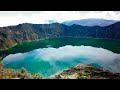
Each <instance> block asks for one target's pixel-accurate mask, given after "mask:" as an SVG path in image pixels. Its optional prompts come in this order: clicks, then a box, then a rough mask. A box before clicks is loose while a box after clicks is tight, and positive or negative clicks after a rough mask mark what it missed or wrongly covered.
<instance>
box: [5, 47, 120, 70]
mask: <svg viewBox="0 0 120 90" xmlns="http://www.w3.org/2000/svg"><path fill="white" fill-rule="evenodd" d="M28 58H29V59H32V60H33V61H34V59H35V60H36V59H37V60H41V61H47V62H49V64H50V65H51V66H53V68H52V70H54V68H61V67H64V66H65V65H66V66H67V65H68V66H70V65H74V64H78V63H85V64H89V63H97V64H99V65H101V66H102V67H104V68H105V69H108V70H110V71H112V72H120V54H116V53H113V52H111V51H109V50H106V49H103V48H95V47H91V46H71V45H67V46H64V47H60V48H52V47H48V48H42V49H36V50H33V51H31V52H27V53H18V54H13V55H12V54H11V55H8V56H7V57H5V58H4V60H3V62H4V63H5V64H9V63H10V62H14V61H17V60H27V59H28ZM34 62H35V61H34ZM28 64H29V63H28ZM43 68H44V67H43Z"/></svg>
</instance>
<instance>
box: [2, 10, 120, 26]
mask: <svg viewBox="0 0 120 90" xmlns="http://www.w3.org/2000/svg"><path fill="white" fill-rule="evenodd" d="M118 12H119V11H0V26H8V25H17V24H20V23H37V24H44V23H49V21H48V20H54V21H56V22H63V21H66V20H79V19H85V18H104V19H111V20H120V13H118Z"/></svg>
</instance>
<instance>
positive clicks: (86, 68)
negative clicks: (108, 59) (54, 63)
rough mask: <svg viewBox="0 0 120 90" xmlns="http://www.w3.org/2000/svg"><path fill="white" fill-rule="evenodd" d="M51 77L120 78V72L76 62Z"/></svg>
mask: <svg viewBox="0 0 120 90" xmlns="http://www.w3.org/2000/svg"><path fill="white" fill-rule="evenodd" d="M51 79H120V74H117V73H116V74H114V73H111V72H110V71H108V70H103V69H99V68H95V67H93V66H92V65H83V64H78V65H76V66H73V67H70V68H68V69H66V70H63V71H62V72H60V73H58V74H56V75H55V76H53V77H51Z"/></svg>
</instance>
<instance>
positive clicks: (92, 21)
mask: <svg viewBox="0 0 120 90" xmlns="http://www.w3.org/2000/svg"><path fill="white" fill-rule="evenodd" d="M116 22H119V21H117V20H116V21H115V20H106V19H96V18H89V19H80V20H69V21H64V22H62V23H63V24H65V25H68V26H71V25H73V24H77V25H82V26H101V27H104V26H108V25H111V24H114V23H116Z"/></svg>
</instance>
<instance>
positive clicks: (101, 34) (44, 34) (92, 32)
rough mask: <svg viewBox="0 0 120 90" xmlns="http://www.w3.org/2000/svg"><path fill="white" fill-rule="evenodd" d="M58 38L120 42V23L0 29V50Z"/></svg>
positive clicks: (24, 24) (34, 25)
mask: <svg viewBox="0 0 120 90" xmlns="http://www.w3.org/2000/svg"><path fill="white" fill-rule="evenodd" d="M58 37H79V38H81V37H87V38H102V39H115V40H120V22H116V23H114V24H111V25H109V26H105V27H100V26H93V27H89V26H81V25H75V24H74V25H72V26H67V25H64V24H60V23H52V24H31V23H23V24H19V25H16V26H8V27H0V45H1V46H0V50H4V49H7V48H10V47H11V46H13V45H15V44H17V43H18V44H19V43H22V42H26V41H34V40H40V39H48V38H58Z"/></svg>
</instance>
